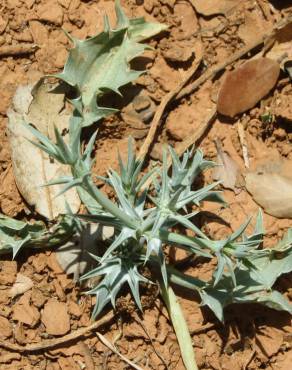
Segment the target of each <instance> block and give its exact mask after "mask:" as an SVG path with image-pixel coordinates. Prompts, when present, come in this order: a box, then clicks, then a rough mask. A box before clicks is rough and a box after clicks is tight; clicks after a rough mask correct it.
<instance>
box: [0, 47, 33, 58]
mask: <svg viewBox="0 0 292 370" xmlns="http://www.w3.org/2000/svg"><path fill="white" fill-rule="evenodd" d="M37 49H38V46H37V45H36V44H17V45H7V46H1V47H0V57H8V56H13V55H22V54H31V53H34V52H35V51H36V50H37Z"/></svg>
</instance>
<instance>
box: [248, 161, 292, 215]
mask: <svg viewBox="0 0 292 370" xmlns="http://www.w3.org/2000/svg"><path fill="white" fill-rule="evenodd" d="M291 170H292V162H291V161H283V162H282V161H281V162H274V163H272V162H270V163H266V164H262V165H261V166H259V167H258V168H257V170H256V171H253V172H250V173H248V174H247V175H246V177H245V182H246V189H247V191H248V192H249V193H250V194H251V195H252V197H253V199H254V200H255V201H256V202H257V203H258V204H259V205H260V206H261V207H263V209H264V210H265V212H266V213H268V214H270V215H272V216H275V217H278V218H292V176H291V174H292V171H291Z"/></svg>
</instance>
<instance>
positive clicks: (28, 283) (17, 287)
mask: <svg viewBox="0 0 292 370" xmlns="http://www.w3.org/2000/svg"><path fill="white" fill-rule="evenodd" d="M32 287H33V281H32V280H31V279H30V278H29V277H28V276H25V275H22V274H20V273H18V274H17V276H16V281H15V283H14V284H13V286H12V288H11V289H10V291H9V296H10V297H12V298H14V297H16V296H17V295H20V294H23V293H25V292H27V291H28V290H30V289H31V288H32Z"/></svg>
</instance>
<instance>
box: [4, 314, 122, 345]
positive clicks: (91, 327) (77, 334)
mask: <svg viewBox="0 0 292 370" xmlns="http://www.w3.org/2000/svg"><path fill="white" fill-rule="evenodd" d="M114 317H115V316H114V314H113V313H112V312H110V313H108V314H107V315H106V316H104V317H102V318H101V319H100V320H98V321H95V322H94V323H93V324H91V325H89V326H87V327H85V328H80V329H78V330H75V331H73V332H72V333H70V334H67V335H64V336H63V337H61V338H54V339H48V340H44V341H42V342H40V343H33V344H28V345H26V346H19V345H18V344H13V343H10V342H7V341H5V340H3V339H0V347H3V348H6V349H9V350H10V351H14V352H36V351H45V350H48V349H51V348H54V347H57V346H61V345H62V344H64V343H67V342H70V341H72V340H76V339H77V338H80V337H82V336H83V335H85V334H87V333H88V332H90V331H93V330H95V329H97V328H98V327H100V326H102V325H105V324H107V323H109V322H110V321H111V320H112V319H113V318H114Z"/></svg>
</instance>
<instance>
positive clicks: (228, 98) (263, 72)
mask: <svg viewBox="0 0 292 370" xmlns="http://www.w3.org/2000/svg"><path fill="white" fill-rule="evenodd" d="M279 73H280V66H279V64H278V63H277V62H275V61H274V60H271V59H268V58H258V59H254V60H250V61H248V62H246V63H244V64H243V65H242V66H240V67H238V68H236V69H235V70H234V71H232V72H226V74H225V77H224V78H223V82H222V85H221V87H220V90H219V94H218V100H217V111H218V112H219V113H221V114H224V115H226V116H230V117H234V116H236V115H237V114H239V113H243V112H245V111H247V110H248V109H250V108H253V107H254V106H255V105H256V104H257V103H258V102H259V101H260V100H261V99H262V98H263V97H264V96H265V95H267V94H268V93H269V92H270V91H271V89H272V88H273V87H274V86H275V84H276V82H277V80H278V77H279Z"/></svg>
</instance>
